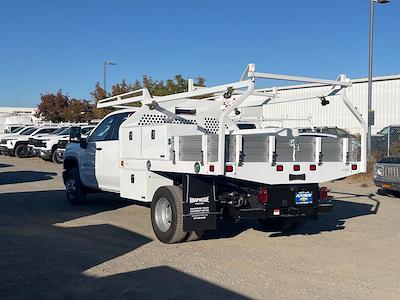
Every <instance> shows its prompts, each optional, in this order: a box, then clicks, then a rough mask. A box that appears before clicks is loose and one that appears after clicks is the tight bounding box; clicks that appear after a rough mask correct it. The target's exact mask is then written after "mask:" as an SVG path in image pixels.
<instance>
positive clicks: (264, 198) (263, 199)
mask: <svg viewBox="0 0 400 300" xmlns="http://www.w3.org/2000/svg"><path fill="white" fill-rule="evenodd" d="M267 202H268V190H267V189H266V188H261V189H260V190H259V191H258V203H262V204H264V205H265V204H267Z"/></svg>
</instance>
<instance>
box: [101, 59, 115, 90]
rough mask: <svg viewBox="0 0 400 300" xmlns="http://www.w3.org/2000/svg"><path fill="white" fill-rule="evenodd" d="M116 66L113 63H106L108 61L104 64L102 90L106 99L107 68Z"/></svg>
mask: <svg viewBox="0 0 400 300" xmlns="http://www.w3.org/2000/svg"><path fill="white" fill-rule="evenodd" d="M115 65H116V64H115V63H113V62H108V61H105V62H104V74H103V75H104V82H103V89H104V92H105V94H106V97H107V68H108V66H115Z"/></svg>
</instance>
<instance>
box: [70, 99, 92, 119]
mask: <svg viewBox="0 0 400 300" xmlns="http://www.w3.org/2000/svg"><path fill="white" fill-rule="evenodd" d="M92 110H93V106H92V105H91V104H90V103H89V101H87V100H78V99H70V100H69V102H68V108H67V109H65V110H64V112H63V116H64V118H65V120H67V121H69V122H74V123H81V122H89V121H90V120H92V119H93V113H92Z"/></svg>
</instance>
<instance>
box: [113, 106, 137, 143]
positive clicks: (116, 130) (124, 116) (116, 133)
mask: <svg viewBox="0 0 400 300" xmlns="http://www.w3.org/2000/svg"><path fill="white" fill-rule="evenodd" d="M132 114H133V113H132V112H125V113H122V114H119V116H120V117H119V119H118V120H117V122H116V123H115V128H114V132H113V135H112V139H113V140H118V138H119V127H120V126H121V124H122V123H123V122H124V121H125V120H126V119H128V118H129V117H130V116H131V115H132Z"/></svg>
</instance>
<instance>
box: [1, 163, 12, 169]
mask: <svg viewBox="0 0 400 300" xmlns="http://www.w3.org/2000/svg"><path fill="white" fill-rule="evenodd" d="M9 167H14V166H13V165H9V164H3V163H0V169H1V168H9Z"/></svg>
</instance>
